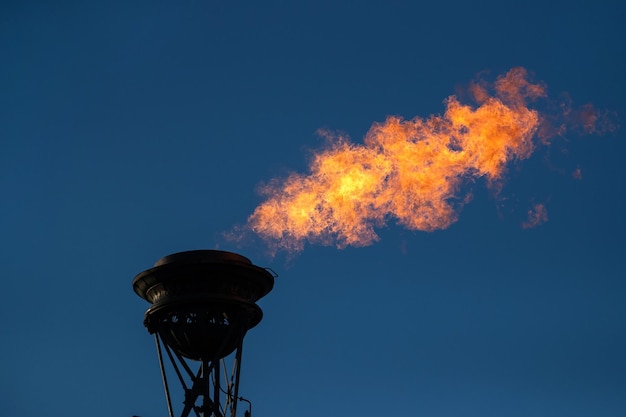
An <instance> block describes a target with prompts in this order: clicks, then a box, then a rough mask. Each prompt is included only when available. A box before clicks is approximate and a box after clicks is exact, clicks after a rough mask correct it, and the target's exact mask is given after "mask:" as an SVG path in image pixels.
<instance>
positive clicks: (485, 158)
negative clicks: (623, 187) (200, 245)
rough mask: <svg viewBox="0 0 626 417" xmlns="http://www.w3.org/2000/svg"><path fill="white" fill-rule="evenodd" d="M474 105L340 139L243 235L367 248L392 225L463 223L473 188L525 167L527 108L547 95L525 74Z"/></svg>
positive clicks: (533, 122)
mask: <svg viewBox="0 0 626 417" xmlns="http://www.w3.org/2000/svg"><path fill="white" fill-rule="evenodd" d="M470 92H471V93H472V95H473V98H474V100H475V101H476V103H477V105H476V106H471V105H467V104H462V103H461V102H460V101H459V100H458V99H457V98H456V97H455V96H451V97H449V98H448V99H447V100H446V102H445V104H446V110H445V112H444V114H443V115H433V116H430V117H428V118H425V119H424V118H420V117H415V118H413V119H411V120H405V119H403V118H401V117H398V116H391V117H388V118H387V120H386V121H385V122H384V123H375V124H373V125H372V127H371V128H370V130H369V131H368V132H367V134H366V136H365V138H364V141H363V144H362V145H361V144H354V143H351V142H350V141H349V140H348V139H347V138H345V137H341V136H339V137H334V138H332V140H331V143H330V146H329V147H328V148H327V149H325V150H322V151H321V152H319V153H317V154H315V155H314V157H313V159H312V161H311V165H310V173H309V174H307V175H303V174H298V173H294V174H291V175H290V176H289V177H287V178H286V179H283V180H274V181H272V182H270V183H269V184H267V185H265V186H264V187H262V189H261V193H262V194H263V195H264V196H265V197H266V200H265V201H264V202H262V203H261V204H260V205H259V206H258V207H257V208H256V209H255V210H254V212H253V214H252V215H251V216H250V217H249V218H248V223H247V226H246V227H247V228H249V229H250V230H252V231H253V232H255V233H256V234H258V235H259V236H261V237H262V238H263V239H265V240H266V241H268V242H269V243H271V244H273V245H275V246H276V247H277V248H282V249H286V250H288V251H299V250H301V249H302V248H303V247H304V244H305V243H306V242H310V243H321V244H327V245H331V244H333V245H337V246H338V247H345V246H349V245H350V246H364V245H369V244H371V243H372V242H374V241H376V240H377V239H378V236H377V234H376V232H375V228H376V227H380V226H382V225H383V224H384V223H385V222H386V221H388V220H390V219H395V220H396V221H397V222H398V223H399V224H401V225H403V226H404V227H406V228H408V229H411V230H423V231H433V230H437V229H444V228H446V227H448V226H450V225H451V224H452V223H454V222H455V221H456V220H457V217H458V212H459V209H460V208H461V207H462V206H463V204H464V203H465V202H466V200H467V197H466V196H459V194H460V192H461V186H462V185H463V184H464V183H466V182H467V181H472V180H473V179H475V178H479V177H483V178H485V179H486V180H487V183H488V184H489V185H490V186H493V185H496V184H498V183H499V182H500V181H501V180H502V177H503V174H504V173H505V170H506V168H507V164H508V163H509V162H510V161H512V160H516V159H517V160H521V159H525V158H528V157H529V156H530V155H531V154H532V152H533V150H534V147H535V145H534V143H533V137H534V135H535V133H536V132H537V130H538V128H539V124H540V115H539V113H538V112H537V111H536V110H533V109H531V108H529V107H528V106H527V103H528V102H530V101H532V100H534V99H536V98H539V97H542V96H544V95H545V89H544V88H543V86H541V85H539V84H533V83H531V82H529V81H528V79H527V73H526V71H525V70H524V69H523V68H514V69H512V70H510V71H509V72H508V73H506V74H504V75H502V76H500V77H499V78H498V79H497V80H496V82H495V83H494V84H493V86H489V85H486V84H484V83H475V84H473V85H472V86H471V88H470Z"/></svg>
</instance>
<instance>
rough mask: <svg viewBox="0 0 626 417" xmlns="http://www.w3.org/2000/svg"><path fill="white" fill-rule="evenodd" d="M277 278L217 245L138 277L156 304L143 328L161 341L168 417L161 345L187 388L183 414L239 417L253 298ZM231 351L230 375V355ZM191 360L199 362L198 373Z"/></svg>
mask: <svg viewBox="0 0 626 417" xmlns="http://www.w3.org/2000/svg"><path fill="white" fill-rule="evenodd" d="M274 278H275V274H274V273H273V272H271V270H268V269H265V268H261V267H258V266H256V265H253V264H252V262H251V261H250V260H249V259H248V258H245V257H243V256H241V255H238V254H236V253H232V252H224V251H216V250H196V251H189V252H180V253H175V254H173V255H169V256H166V257H164V258H162V259H160V260H159V261H158V262H157V263H156V264H155V265H154V267H153V268H150V269H148V270H146V271H144V272H142V273H140V274H139V275H137V276H136V277H135V279H134V280H133V289H134V290H135V292H136V293H137V294H138V295H139V296H140V297H141V298H143V299H145V300H147V301H148V302H150V303H152V306H151V307H150V308H148V310H147V311H146V314H145V317H144V325H145V326H146V328H147V329H148V331H149V332H150V333H151V334H154V337H155V340H156V346H157V353H158V357H159V365H160V367H161V374H162V377H163V385H164V387H165V396H166V399H167V406H168V411H169V415H170V417H174V413H173V409H172V402H171V397H170V390H169V385H168V380H167V375H166V371H165V366H164V363H163V350H165V352H166V354H167V357H168V358H169V360H170V362H171V363H172V367H173V369H174V371H175V373H176V375H177V377H178V379H179V380H180V383H181V385H182V387H183V390H184V393H185V400H184V402H183V404H184V407H183V411H182V413H181V414H180V416H181V417H187V416H188V415H189V414H190V413H191V412H192V411H193V412H194V413H195V415H196V416H202V417H210V416H215V417H225V416H228V415H229V414H230V417H235V416H236V412H237V400H244V399H243V398H241V397H239V375H240V371H241V352H242V346H243V338H244V336H245V334H246V332H247V331H248V330H249V329H251V328H252V327H254V326H256V325H257V324H258V323H259V322H260V321H261V318H262V316H263V312H262V311H261V309H260V308H259V306H258V305H256V302H257V301H258V300H259V299H260V298H261V297H263V296H265V295H266V294H267V293H269V292H270V291H271V290H272V288H273V286H274ZM233 353H234V355H232V356H234V359H233V363H232V367H231V374H230V376H229V375H228V373H227V370H226V363H225V358H226V357H227V356H229V355H231V354H233ZM191 361H195V362H200V365H199V368H198V369H197V371H193V370H192V365H193V363H189V362H191ZM222 373H223V376H224V380H223V382H222V379H221V377H222V375H221V374H222ZM185 374H186V376H187V377H184V375H185ZM200 400H201V401H200ZM244 401H247V400H244ZM198 402H200V404H197V403H198ZM248 404H249V401H248ZM245 414H246V415H249V414H250V408H249V409H248V411H246V413H245Z"/></svg>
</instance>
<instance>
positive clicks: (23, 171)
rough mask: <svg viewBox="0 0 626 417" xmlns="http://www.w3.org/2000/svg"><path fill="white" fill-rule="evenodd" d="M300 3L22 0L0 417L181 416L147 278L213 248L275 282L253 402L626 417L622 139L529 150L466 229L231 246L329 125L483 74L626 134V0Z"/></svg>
mask: <svg viewBox="0 0 626 417" xmlns="http://www.w3.org/2000/svg"><path fill="white" fill-rule="evenodd" d="M298 3H300V2H286V1H285V2H273V1H269V2H268V1H265V2H234V1H223V2H209V1H202V0H193V1H136V2H117V1H107V2H95V3H94V2H87V3H85V2H74V1H64V2H39V3H38V2H31V1H20V2H17V1H13V2H10V1H5V2H3V3H2V5H1V6H0V97H1V100H0V191H1V192H2V204H1V205H0V228H1V229H0V230H1V234H2V247H1V250H0V261H1V264H2V266H3V270H2V273H1V275H0V277H1V282H2V286H3V291H2V294H3V297H2V302H1V303H0V326H1V328H2V329H3V337H2V338H0V388H1V390H0V392H2V395H0V398H1V400H0V415H2V416H35V415H46V416H64V417H65V416H84V415H90V416H94V417H99V416H102V417H105V416H106V417H108V416H131V415H133V414H137V415H141V416H143V417H151V416H153V417H156V416H165V415H166V413H167V409H166V405H165V400H164V397H163V390H162V386H161V380H160V375H159V371H158V365H157V359H156V352H155V349H154V342H153V339H152V338H151V337H150V336H149V335H148V333H147V332H146V330H145V329H144V327H143V325H142V317H143V313H144V311H145V309H146V308H147V307H148V305H147V304H146V303H145V302H144V301H143V300H141V299H139V298H138V297H137V296H136V295H135V294H134V293H133V292H132V288H131V281H132V279H133V277H134V276H135V275H136V274H137V273H139V272H140V271H142V270H144V269H147V268H149V267H151V266H152V264H153V263H154V262H155V261H156V260H157V259H158V258H160V257H162V256H164V255H167V254H169V253H173V252H177V251H182V250H189V249H200V248H209V249H210V248H216V247H219V248H221V249H226V250H234V251H236V252H239V253H241V254H243V255H245V256H248V257H249V258H251V259H252V260H253V261H254V262H255V263H256V264H258V265H261V266H269V267H271V268H272V269H274V270H275V271H277V272H278V273H279V275H280V276H279V278H278V280H277V283H276V286H275V288H274V290H273V292H272V293H270V294H269V295H268V296H267V297H266V298H264V299H263V300H262V301H261V306H262V307H263V309H264V312H265V317H264V320H263V322H262V323H261V324H260V325H259V326H258V327H257V328H255V329H253V330H251V332H250V333H249V334H248V336H247V338H246V345H245V349H244V360H243V370H242V385H241V390H240V393H241V394H242V395H243V396H244V397H246V398H248V399H250V400H252V401H253V411H254V415H256V416H270V415H271V416H274V417H281V416H293V415H297V416H299V417H307V416H320V415H324V416H345V415H360V416H379V415H409V416H413V415H415V416H428V417H447V416H454V417H460V416H467V417H473V416H476V417H478V416H480V417H487V416H494V417H496V416H497V417H500V416H507V417H518V416H519V417H530V416H533V417H544V416H545V417H555V416H567V417H582V416H585V417H586V416H598V417H610V416H611V417H612V416H615V417H617V416H623V415H625V414H626V395H625V393H626V359H625V356H624V351H626V303H624V299H625V297H626V278H625V277H626V268H625V267H624V262H623V256H624V252H625V251H624V249H625V245H624V240H623V236H624V233H625V232H626V222H625V220H624V213H625V212H626V190H625V187H624V181H625V180H626V174H625V172H624V169H623V158H624V155H625V154H626V142H625V141H624V139H625V138H624V130H623V128H622V129H620V130H617V131H615V132H613V133H609V134H606V135H603V136H597V135H596V136H580V135H577V134H576V133H575V132H568V133H567V134H566V135H565V136H564V137H562V138H559V139H556V140H555V141H554V142H553V144H552V146H551V147H550V148H541V149H539V150H538V151H537V152H536V153H535V154H534V155H533V157H532V158H531V159H530V160H526V161H522V162H519V163H516V164H514V165H512V166H511V167H510V170H509V175H508V181H507V184H506V186H505V188H504V190H503V192H502V194H501V197H502V198H503V199H502V200H496V199H495V198H494V197H493V195H492V194H491V193H490V192H489V191H487V190H486V189H485V187H484V185H485V184H484V181H481V180H479V181H477V182H476V183H475V184H474V185H473V187H472V191H473V194H474V198H473V201H472V202H471V203H470V204H468V205H467V206H466V207H465V208H464V210H463V212H462V213H461V215H460V220H459V222H457V223H455V224H454V225H452V226H451V227H450V228H449V229H447V230H443V231H438V232H433V233H424V232H412V231H407V230H404V229H402V228H401V227H399V226H396V225H394V224H393V221H392V222H390V223H389V225H388V226H387V227H385V228H383V229H381V230H380V236H381V241H380V242H378V243H377V244H375V245H373V246H369V247H366V248H347V249H345V250H337V249H335V248H333V247H320V246H309V247H307V248H306V249H305V250H304V252H303V253H302V254H300V255H299V256H298V257H296V258H295V259H293V260H291V261H290V262H287V261H286V260H285V257H284V256H282V255H281V256H279V257H277V258H275V259H270V258H268V257H266V256H265V250H264V248H263V247H261V246H259V245H256V244H248V245H244V246H243V247H237V246H234V245H233V244H231V243H228V242H226V241H224V239H222V237H221V236H222V233H223V232H224V231H227V230H230V228H231V227H232V226H233V225H235V224H241V223H244V222H245V221H246V218H247V217H248V216H249V215H250V214H251V213H252V211H253V210H254V208H255V207H256V205H257V204H259V203H260V202H261V198H260V197H259V196H258V195H257V194H256V192H255V189H256V188H257V186H258V185H259V184H260V183H261V182H262V181H267V180H269V179H271V178H273V177H276V176H283V175H286V174H287V173H289V172H290V171H292V170H295V171H300V172H306V169H307V162H308V158H309V156H310V151H311V150H312V149H318V148H319V147H320V146H322V144H323V140H322V139H320V138H319V137H318V136H317V135H316V133H315V132H316V130H317V129H319V128H326V129H331V130H340V131H343V132H346V133H347V134H349V135H350V136H351V137H352V138H353V140H354V141H355V142H359V141H360V140H361V138H362V137H363V135H364V134H365V132H366V131H367V130H368V128H369V127H370V125H371V124H372V123H373V122H376V121H383V120H384V119H385V117H386V116H387V115H400V116H403V117H405V118H411V117H413V116H416V115H418V116H421V117H427V116H428V115H430V114H437V113H441V112H442V111H443V110H444V105H443V100H444V99H445V98H446V97H447V96H449V95H451V94H455V93H456V92H457V91H460V90H459V89H462V87H464V86H466V85H467V84H468V82H469V81H471V80H472V79H474V77H475V75H476V74H477V73H479V72H486V74H487V75H486V76H487V77H488V78H489V77H491V79H493V78H494V77H495V76H496V75H498V74H501V73H503V72H506V71H507V70H509V69H510V68H511V67H515V66H523V67H525V68H527V69H528V70H529V71H530V72H532V73H534V74H535V78H536V79H537V80H542V81H544V82H545V83H546V84H547V86H548V92H549V94H550V96H551V97H553V98H555V99H558V98H560V97H563V95H562V93H564V92H567V94H568V95H569V96H570V97H571V98H572V100H573V102H574V104H575V105H583V104H586V103H593V104H594V105H595V106H596V107H597V108H599V109H608V110H609V111H610V112H612V113H613V114H614V115H616V116H614V120H615V121H616V122H617V123H620V121H621V124H622V125H623V124H624V123H623V116H624V115H625V114H626V98H625V97H626V82H625V78H624V74H626V59H625V56H626V41H625V39H626V29H625V25H624V21H625V20H626V6H625V5H624V3H623V2H621V1H617V0H615V1H606V0H605V1H568V2H565V1H554V2H546V1H525V2H502V1H499V2H495V1H485V2H461V1H451V2H440V3H439V4H435V3H429V4H425V3H423V2H409V1H384V2H383V1H380V2H374V1H366V2H360V3H358V2H340V1H328V2H321V1H319V2H309V4H298ZM577 168H580V170H581V173H582V179H580V180H577V179H574V178H572V175H571V174H572V172H573V171H574V170H575V169H577ZM536 203H542V204H545V206H546V208H547V210H548V217H549V221H548V222H546V223H545V224H543V225H541V226H540V227H538V228H535V229H529V230H523V229H522V228H521V226H520V225H521V223H522V222H523V221H524V220H525V219H526V212H527V210H528V209H529V208H530V207H532V206H533V204H536ZM178 406H179V403H178V402H176V403H175V407H178Z"/></svg>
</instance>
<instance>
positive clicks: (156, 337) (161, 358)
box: [154, 333, 174, 417]
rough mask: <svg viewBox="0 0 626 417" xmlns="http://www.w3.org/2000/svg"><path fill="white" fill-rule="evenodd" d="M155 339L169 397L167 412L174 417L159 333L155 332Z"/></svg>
mask: <svg viewBox="0 0 626 417" xmlns="http://www.w3.org/2000/svg"><path fill="white" fill-rule="evenodd" d="M154 340H155V341H156V346H157V353H158V356H159V365H161V376H162V378H163V387H164V388H165V398H166V399H167V412H168V414H169V415H170V417H174V412H173V411H172V399H171V398H170V389H169V386H168V385H167V376H166V375H165V367H164V366H163V354H162V353H161V343H160V342H159V334H158V333H155V334H154Z"/></svg>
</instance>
